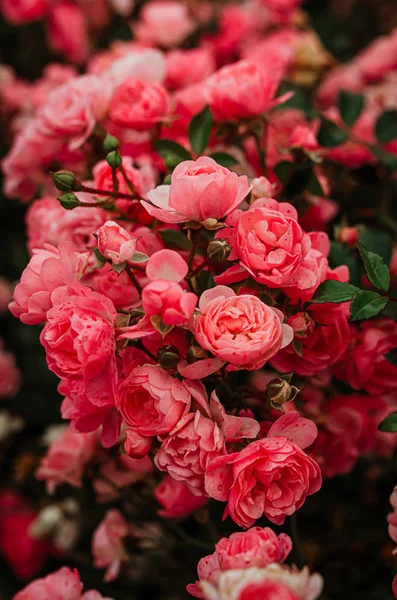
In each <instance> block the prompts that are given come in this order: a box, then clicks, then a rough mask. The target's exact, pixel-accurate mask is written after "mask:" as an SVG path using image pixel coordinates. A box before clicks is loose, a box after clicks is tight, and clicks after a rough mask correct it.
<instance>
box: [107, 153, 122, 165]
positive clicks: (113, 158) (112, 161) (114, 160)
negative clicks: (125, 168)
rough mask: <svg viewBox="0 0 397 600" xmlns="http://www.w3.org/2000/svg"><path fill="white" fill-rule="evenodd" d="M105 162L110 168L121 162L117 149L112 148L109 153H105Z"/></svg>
mask: <svg viewBox="0 0 397 600" xmlns="http://www.w3.org/2000/svg"><path fill="white" fill-rule="evenodd" d="M106 162H107V163H108V165H109V167H111V168H112V169H118V168H119V167H120V165H121V163H122V162H123V159H122V158H121V156H120V154H119V153H118V152H117V150H112V152H109V154H108V155H107V157H106Z"/></svg>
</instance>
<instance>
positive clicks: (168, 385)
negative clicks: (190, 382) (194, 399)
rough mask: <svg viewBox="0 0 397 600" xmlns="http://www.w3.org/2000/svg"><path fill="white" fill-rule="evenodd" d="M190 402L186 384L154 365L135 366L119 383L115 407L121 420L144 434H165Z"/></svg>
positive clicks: (174, 424) (182, 414) (185, 411)
mask: <svg viewBox="0 0 397 600" xmlns="http://www.w3.org/2000/svg"><path fill="white" fill-rule="evenodd" d="M190 404H191V394H190V392H189V389H188V387H186V386H185V385H184V383H183V381H180V380H179V379H175V378H174V377H171V375H169V374H168V373H167V372H166V371H164V370H163V369H162V368H161V367H160V366H158V365H144V366H142V367H137V368H136V369H134V370H133V371H132V372H131V373H130V375H129V376H128V377H127V378H126V379H124V380H123V381H122V383H121V384H120V386H119V400H118V404H117V407H118V409H119V410H120V412H121V414H122V415H123V418H124V420H125V421H126V423H127V425H128V426H129V427H131V428H132V429H133V430H136V431H137V432H138V433H139V434H141V435H144V436H147V437H150V436H154V435H158V436H164V435H166V434H167V433H169V432H170V431H171V430H172V429H173V428H174V427H175V426H176V425H177V423H178V422H179V421H180V419H181V418H182V417H183V416H184V415H186V413H187V412H188V411H189V409H190Z"/></svg>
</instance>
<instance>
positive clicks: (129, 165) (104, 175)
mask: <svg viewBox="0 0 397 600" xmlns="http://www.w3.org/2000/svg"><path fill="white" fill-rule="evenodd" d="M121 158H122V160H123V171H124V173H125V175H126V177H127V179H128V182H129V183H131V185H132V188H133V189H132V190H131V188H130V186H129V185H128V184H127V181H126V178H125V177H124V175H123V174H122V173H121V171H120V169H116V179H117V183H118V191H119V192H121V193H122V194H134V192H135V193H136V194H138V195H139V196H141V195H142V194H143V192H144V189H143V188H144V187H146V186H144V181H143V180H142V176H141V172H140V170H139V169H136V168H135V167H134V165H133V162H132V158H131V157H130V156H122V157H121ZM92 173H93V176H94V187H95V188H96V189H100V190H109V191H113V190H114V186H113V169H112V168H111V167H110V165H109V164H108V163H107V162H106V160H101V161H100V162H99V163H97V164H96V165H95V167H94V168H93V170H92ZM151 179H153V178H151ZM150 183H153V185H152V187H154V185H155V183H154V180H153V181H151V182H150ZM127 202H128V203H129V204H130V203H131V201H130V200H127Z"/></svg>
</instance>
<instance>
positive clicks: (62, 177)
mask: <svg viewBox="0 0 397 600" xmlns="http://www.w3.org/2000/svg"><path fill="white" fill-rule="evenodd" d="M52 180H53V182H54V185H55V187H56V188H57V190H59V191H60V192H70V191H72V190H74V189H75V185H76V177H75V176H74V173H72V171H57V172H56V173H53V175H52Z"/></svg>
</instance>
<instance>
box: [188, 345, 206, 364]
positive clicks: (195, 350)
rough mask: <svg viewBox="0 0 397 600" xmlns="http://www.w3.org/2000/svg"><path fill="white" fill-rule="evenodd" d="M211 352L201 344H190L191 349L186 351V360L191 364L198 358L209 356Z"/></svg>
mask: <svg viewBox="0 0 397 600" xmlns="http://www.w3.org/2000/svg"><path fill="white" fill-rule="evenodd" d="M208 357H209V353H208V352H207V351H206V350H204V348H202V347H201V346H190V348H189V350H188V351H187V353H186V360H187V362H188V363H189V364H192V363H194V362H196V361H197V360H203V359H204V358H208Z"/></svg>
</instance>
